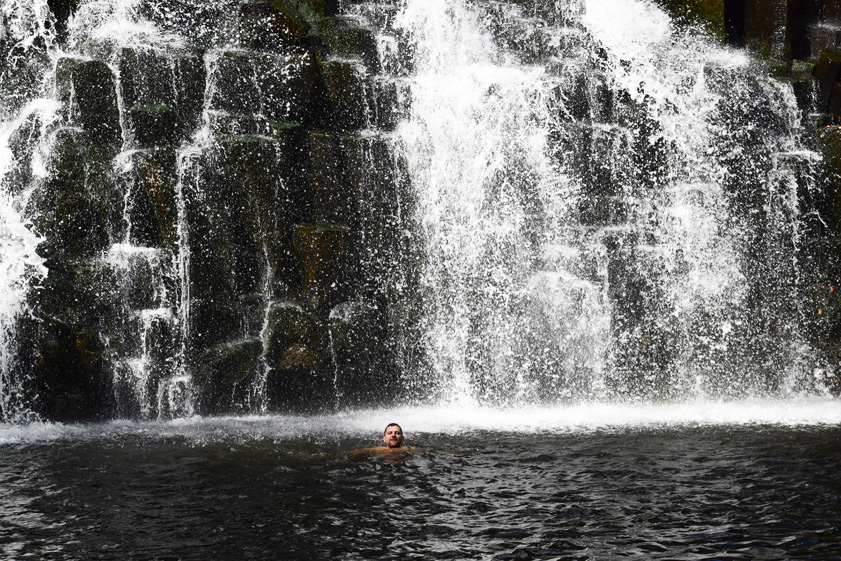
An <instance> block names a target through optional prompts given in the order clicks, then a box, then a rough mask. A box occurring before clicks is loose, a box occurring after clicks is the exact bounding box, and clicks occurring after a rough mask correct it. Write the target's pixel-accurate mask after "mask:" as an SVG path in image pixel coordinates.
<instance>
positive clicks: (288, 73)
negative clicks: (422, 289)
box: [0, 0, 405, 420]
mask: <svg viewBox="0 0 841 561" xmlns="http://www.w3.org/2000/svg"><path fill="white" fill-rule="evenodd" d="M49 4H50V7H51V8H52V9H53V11H54V15H55V17H56V22H57V25H58V26H59V27H60V28H62V29H64V26H65V25H66V22H67V21H68V18H69V16H70V15H71V14H73V13H75V12H76V11H77V10H78V8H79V5H78V2H76V1H75V0H72V1H68V2H63V1H62V0H55V1H52V0H51V1H50V2H49ZM339 8H340V5H339V2H337V1H335V0H288V1H281V0H271V1H239V0H225V1H222V2H214V3H207V2H199V1H197V0H154V1H153V0H144V1H143V2H140V4H139V6H138V10H139V13H140V14H141V15H143V16H144V17H147V18H149V20H151V21H152V22H154V23H155V24H156V25H157V26H158V27H159V29H160V30H161V31H163V32H169V33H173V34H176V35H181V36H183V39H184V40H183V43H182V44H180V46H178V47H177V48H164V47H161V46H159V45H155V44H149V45H148V46H138V45H134V44H133V45H131V46H117V43H118V42H115V43H114V44H113V45H112V44H111V43H109V42H108V41H104V42H103V41H99V42H97V43H96V45H95V47H91V48H90V49H87V50H85V51H84V52H80V53H78V55H72V56H70V55H68V56H65V57H63V58H61V59H59V61H58V64H57V68H56V71H55V78H54V80H55V81H54V84H55V91H56V95H57V99H58V101H59V102H60V106H61V107H60V110H59V113H58V119H57V120H56V121H55V122H54V123H51V124H50V125H49V126H46V127H44V126H42V123H40V122H39V121H38V120H37V119H33V120H30V121H27V122H26V123H24V124H22V125H21V127H20V128H19V130H18V131H17V132H16V134H15V136H14V139H17V140H15V142H13V143H12V146H13V149H14V151H15V152H14V153H15V155H16V158H17V160H16V161H19V162H20V165H17V166H16V167H15V169H14V170H12V175H10V177H11V176H13V177H15V178H16V179H15V182H16V184H19V185H17V186H16V188H17V189H18V190H19V191H22V190H23V189H25V188H27V187H30V186H34V187H36V188H35V189H34V190H33V195H32V196H31V197H30V198H29V202H28V208H27V213H28V215H29V216H31V217H32V222H33V224H34V227H35V228H36V229H37V231H38V232H39V233H41V234H43V236H44V238H45V241H44V243H43V244H42V245H41V247H39V248H38V251H39V254H40V255H42V256H44V257H45V258H47V265H48V267H49V276H48V277H47V278H46V279H45V280H44V282H43V283H42V286H41V287H40V288H38V289H37V290H34V291H33V293H32V302H31V304H32V307H33V310H34V316H35V317H36V318H39V320H38V321H36V322H33V323H32V324H31V325H28V326H22V329H23V331H24V332H25V337H24V341H23V344H22V355H21V356H23V357H25V358H24V360H23V363H25V364H26V365H27V366H26V368H28V369H29V371H30V373H31V376H30V379H31V381H32V383H31V386H32V391H33V392H34V393H37V394H38V395H39V398H38V402H37V404H36V405H35V406H34V409H35V410H37V411H38V412H39V413H40V414H42V415H43V416H44V417H45V418H49V419H55V420H83V419H99V418H107V417H109V416H114V415H117V416H128V417H155V416H167V415H176V414H183V413H185V412H186V413H189V412H198V413H201V414H222V413H231V412H240V411H249V410H254V409H253V408H257V407H259V408H261V410H263V408H265V407H269V408H274V409H284V410H297V411H305V410H314V409H322V408H324V407H333V406H335V405H336V404H337V399H338V396H339V395H344V396H346V397H347V398H349V399H352V400H353V402H354V403H355V402H369V403H370V402H371V401H374V400H376V399H377V397H378V396H377V395H376V391H375V389H372V387H373V388H375V386H370V384H369V383H368V382H369V381H370V380H371V379H372V378H373V377H378V376H380V375H381V374H382V373H383V372H385V371H387V370H388V369H389V368H390V364H391V362H390V359H389V357H388V343H387V340H388V327H387V322H388V306H389V303H388V300H387V298H386V294H387V293H388V292H389V290H388V288H387V286H385V285H384V282H385V281H384V280H383V279H385V278H387V275H386V273H387V272H388V271H389V268H390V267H393V265H394V263H393V260H392V258H393V257H394V251H395V248H396V243H395V241H394V238H393V236H394V232H396V231H398V230H400V227H399V220H398V219H397V213H396V210H395V209H396V208H397V202H396V197H397V195H396V189H395V187H394V184H393V183H394V181H395V177H396V172H395V170H394V158H393V157H392V155H391V153H390V149H389V148H388V145H387V143H385V142H383V141H382V140H380V139H378V138H377V131H378V130H388V129H390V128H393V127H394V126H395V124H396V122H397V120H398V118H399V117H400V115H401V114H403V113H401V112H405V95H401V92H398V90H397V87H396V86H395V84H394V83H393V82H391V83H389V82H383V81H380V80H378V79H377V75H376V72H377V71H378V68H379V62H378V56H377V50H376V42H375V40H374V36H373V33H372V31H371V30H369V29H365V28H361V27H359V26H358V24H356V23H353V20H352V19H350V18H344V17H341V16H340V15H339V14H340V9H339ZM62 29H59V32H60V33H59V39H58V40H59V41H64V40H65V38H64V36H63V35H62V33H63V31H62ZM63 46H65V47H66V45H63ZM66 50H67V52H69V49H66ZM0 70H2V68H0ZM6 85H9V83H4V87H5V86H6ZM362 131H364V134H359V133H360V132H362ZM37 142H41V145H40V146H41V148H40V149H41V150H42V153H43V154H44V155H45V158H44V161H43V164H44V167H45V168H46V172H45V173H43V174H41V175H39V176H38V177H35V176H33V174H32V165H31V163H32V161H33V160H34V159H35V158H36V157H39V154H37V153H36V150H35V149H36V147H38V146H39V145H38V144H37ZM24 328H25V329H24ZM184 378H186V379H188V380H190V381H188V382H187V385H186V386H185V383H184V382H183V379H184ZM369 386H370V387H369ZM179 392H180V393H179ZM182 394H183V395H192V397H191V398H190V397H188V398H181V399H189V400H191V401H190V407H185V406H183V403H182V404H181V405H179V403H177V402H178V399H179V397H178V396H179V395H182Z"/></svg>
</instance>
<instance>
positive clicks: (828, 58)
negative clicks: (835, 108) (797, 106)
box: [815, 51, 841, 107]
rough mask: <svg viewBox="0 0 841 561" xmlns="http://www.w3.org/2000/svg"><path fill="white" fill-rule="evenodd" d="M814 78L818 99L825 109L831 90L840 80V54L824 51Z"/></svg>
mask: <svg viewBox="0 0 841 561" xmlns="http://www.w3.org/2000/svg"><path fill="white" fill-rule="evenodd" d="M815 78H816V79H817V80H818V83H819V84H820V99H819V102H820V104H821V106H822V107H827V106H828V103H829V100H830V96H831V95H832V88H833V87H834V85H835V83H836V82H838V81H839V79H841V52H839V51H826V52H824V53H823V54H821V58H820V60H819V61H818V66H817V67H816V68H815Z"/></svg>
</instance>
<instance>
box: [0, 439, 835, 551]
mask: <svg viewBox="0 0 841 561" xmlns="http://www.w3.org/2000/svg"><path fill="white" fill-rule="evenodd" d="M240 429H241V427H240ZM191 430H192V429H191ZM246 433H247V431H246ZM246 433H244V432H243V431H242V430H239V432H235V431H233V430H231V431H227V430H226V424H225V423H219V424H218V425H216V426H215V427H214V428H213V429H212V430H211V429H206V428H203V429H201V430H192V432H189V433H188V432H183V431H182V432H179V431H178V430H169V431H168V430H162V429H161V428H160V426H158V425H149V426H144V425H131V424H125V425H111V426H104V427H103V426H100V427H87V428H86V427H77V428H75V429H74V430H73V431H65V432H64V433H62V434H61V435H60V436H59V437H57V438H52V439H37V438H36V439H30V440H27V439H22V440H18V441H15V442H6V443H5V444H0V520H2V527H0V557H2V558H4V559H68V560H69V559H79V560H83V559H84V560H88V559H115V560H125V559H138V560H139V559H149V560H152V559H156V560H164V559H166V560H176V559H196V560H210V559H681V560H690V559H820V560H827V559H841V427H839V426H837V425H831V426H810V427H799V428H784V427H774V426H768V425H751V426H726V425H725V426H714V427H711V426H707V427H691V426H676V427H671V428H670V427H668V426H665V427H664V426H660V427H659V428H655V427H635V428H625V429H622V428H621V427H620V428H615V429H612V430H600V429H597V430H588V431H579V432H576V431H571V432H566V433H558V432H556V431H548V432H546V431H540V430H539V428H538V429H536V430H534V431H530V432H521V431H518V432H507V431H501V430H494V431H482V430H465V431H456V432H453V433H450V434H440V433H421V434H417V433H416V434H415V435H414V437H412V434H411V433H409V438H410V440H411V443H412V444H414V445H418V446H423V447H424V449H423V450H415V451H412V452H406V453H405V454H403V455H402V456H400V457H398V458H383V457H381V456H377V455H368V454H361V455H355V456H349V455H347V454H346V453H345V452H346V451H347V450H351V449H354V448H358V447H362V446H370V445H372V444H374V442H375V439H376V436H375V435H374V436H369V435H353V434H350V435H348V434H347V433H342V434H339V435H334V434H331V433H330V432H329V431H325V430H323V429H318V430H315V431H312V432H309V433H307V431H302V432H301V433H300V434H299V435H297V436H296V435H292V436H290V435H284V436H282V437H276V436H273V435H272V430H271V429H270V428H266V427H264V428H263V429H262V430H260V431H256V432H254V433H253V434H246Z"/></svg>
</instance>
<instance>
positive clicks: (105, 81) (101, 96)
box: [56, 58, 122, 153]
mask: <svg viewBox="0 0 841 561" xmlns="http://www.w3.org/2000/svg"><path fill="white" fill-rule="evenodd" d="M56 90H57V92H58V97H59V100H60V101H62V103H63V104H64V107H65V111H66V112H67V115H68V117H69V120H70V121H71V122H73V123H76V124H78V126H80V127H81V128H82V130H84V131H85V132H87V133H88V136H89V139H90V141H91V143H93V144H99V145H102V146H107V147H110V148H111V149H112V150H115V153H116V151H117V150H119V143H120V140H121V137H122V129H121V127H120V112H119V110H118V108H117V87H116V82H115V79H114V75H113V74H112V72H111V69H110V68H108V65H107V64H105V63H104V62H102V61H97V60H90V61H81V60H77V59H71V58H62V59H60V60H59V61H58V64H57V68H56Z"/></svg>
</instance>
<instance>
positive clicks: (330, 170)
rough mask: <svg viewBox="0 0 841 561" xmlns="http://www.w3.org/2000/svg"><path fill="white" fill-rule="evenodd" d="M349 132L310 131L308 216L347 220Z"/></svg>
mask: <svg viewBox="0 0 841 561" xmlns="http://www.w3.org/2000/svg"><path fill="white" fill-rule="evenodd" d="M353 141H354V139H353V137H352V136H351V135H342V134H333V133H323V132H311V133H310V135H309V148H310V161H311V166H310V169H309V173H308V175H307V183H308V185H309V191H310V196H311V201H312V216H313V219H314V220H315V221H316V222H319V223H325V224H344V225H346V224H349V223H350V221H351V214H352V208H353V207H352V199H351V193H350V190H349V189H348V171H347V156H346V145H348V144H349V143H352V142H353Z"/></svg>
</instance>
